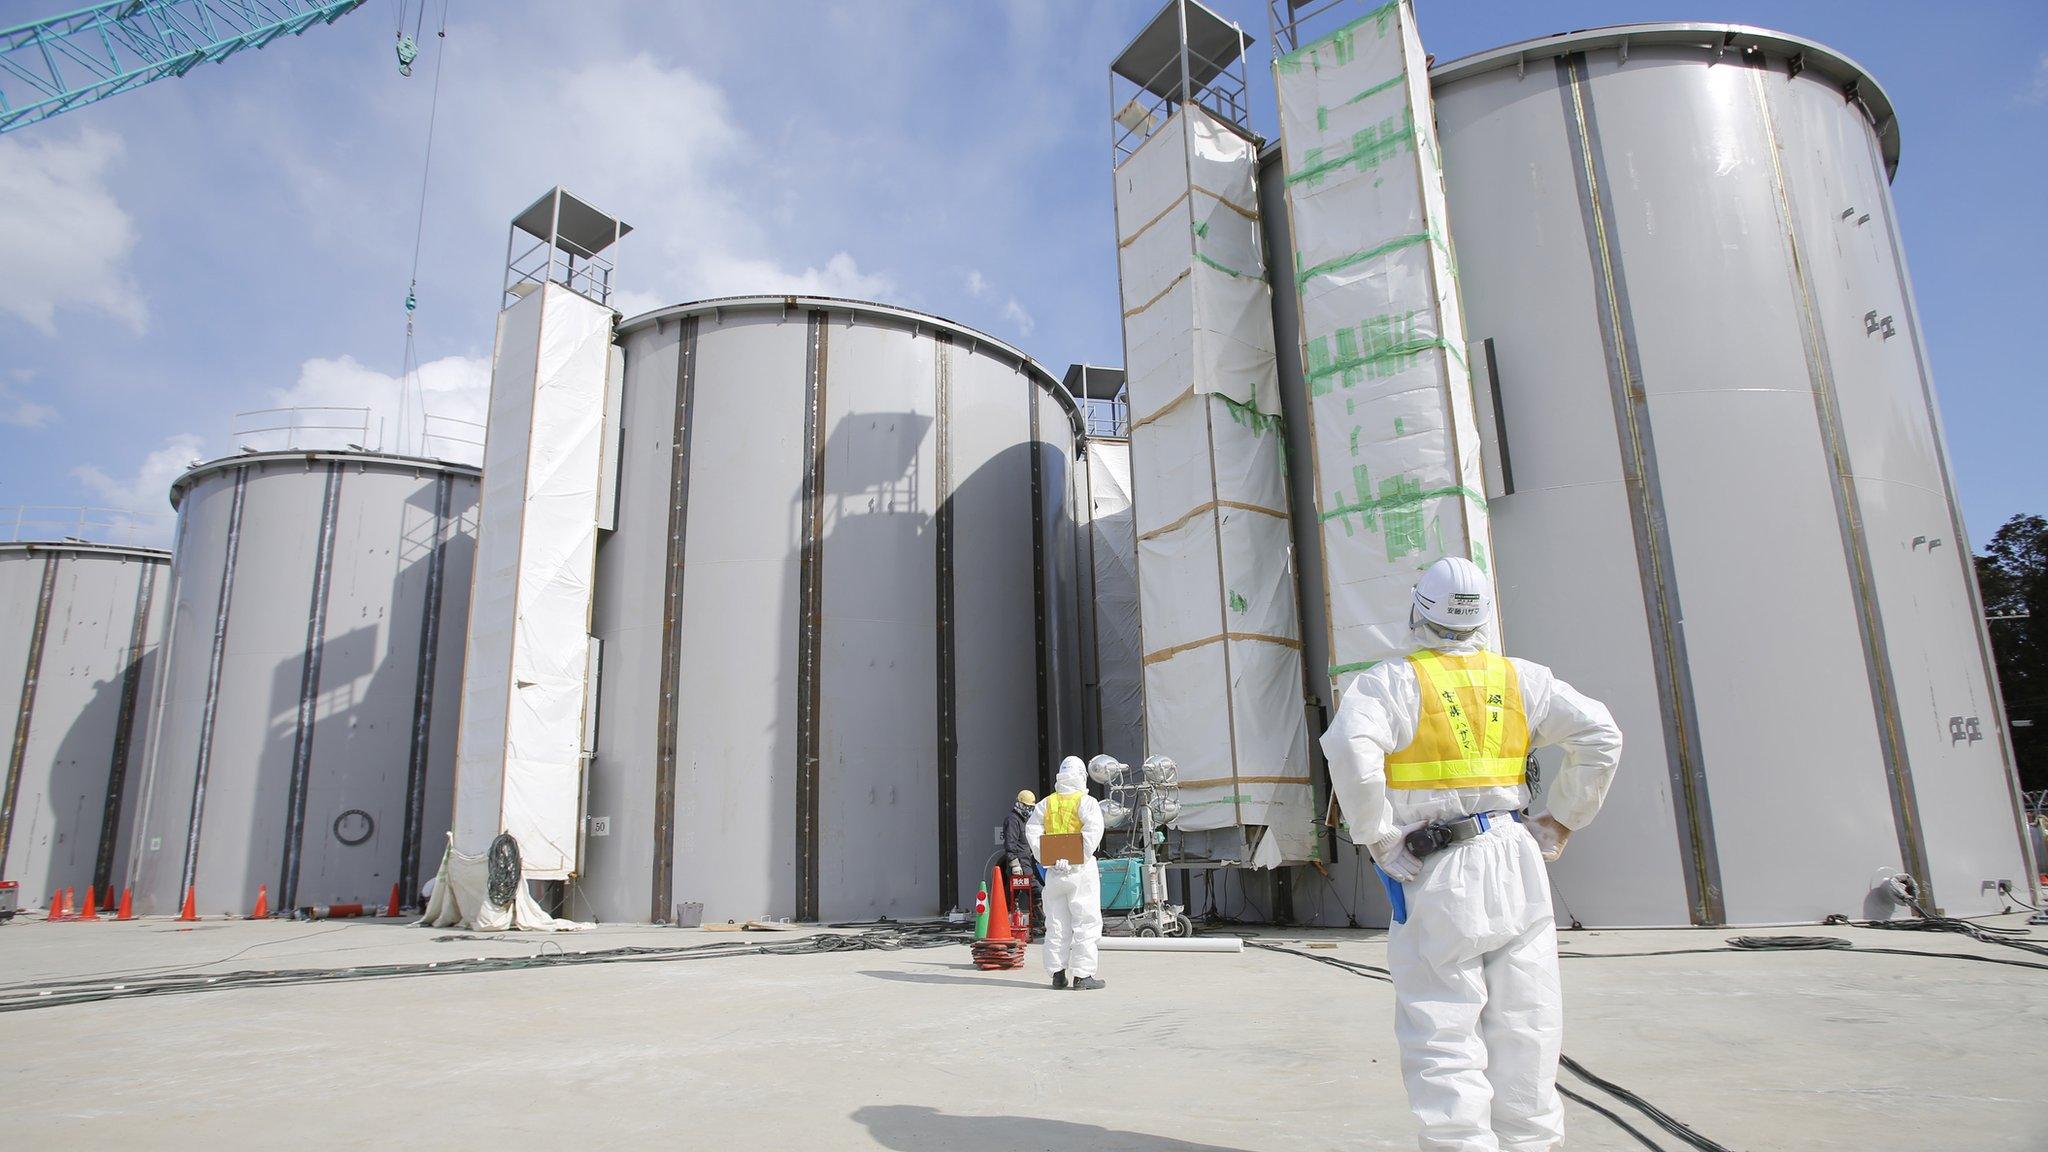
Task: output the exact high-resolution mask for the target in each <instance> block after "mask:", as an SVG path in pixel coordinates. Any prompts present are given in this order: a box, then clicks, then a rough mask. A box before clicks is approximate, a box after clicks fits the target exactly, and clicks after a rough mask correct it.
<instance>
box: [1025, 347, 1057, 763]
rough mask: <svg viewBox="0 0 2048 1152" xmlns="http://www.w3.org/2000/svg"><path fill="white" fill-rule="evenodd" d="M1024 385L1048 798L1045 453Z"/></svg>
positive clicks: (1035, 650)
mask: <svg viewBox="0 0 2048 1152" xmlns="http://www.w3.org/2000/svg"><path fill="white" fill-rule="evenodd" d="M1018 378H1019V379H1020V380H1022V381H1023V382H1024V399H1025V400H1026V401H1027V402H1028V403H1029V404H1030V407H1031V435H1030V439H1029V440H1028V441H1027V442H1026V443H1027V444H1028V446H1029V447H1030V449H1031V623H1032V655H1033V662H1034V669H1033V671H1034V675H1035V677H1036V679H1035V682H1034V686H1035V688H1036V689H1037V696H1038V711H1037V715H1038V778H1039V783H1040V785H1041V787H1042V788H1043V790H1044V792H1045V793H1046V794H1047V795H1050V794H1051V793H1052V732H1051V724H1052V699H1051V685H1050V682H1049V680H1050V672H1049V670H1048V661H1049V660H1050V656H1051V654H1050V653H1049V652H1048V651H1047V644H1046V639H1047V638H1046V627H1047V617H1048V613H1047V612H1046V610H1045V450H1044V447H1043V445H1042V444H1041V443H1040V441H1039V439H1038V437H1039V435H1040V432H1039V417H1038V385H1037V384H1036V383H1035V382H1033V381H1032V379H1031V374H1030V373H1028V372H1020V373H1018Z"/></svg>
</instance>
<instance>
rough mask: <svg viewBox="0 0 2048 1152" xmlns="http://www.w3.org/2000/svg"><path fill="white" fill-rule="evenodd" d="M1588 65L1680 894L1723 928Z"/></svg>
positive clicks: (1598, 266) (1603, 245)
mask: <svg viewBox="0 0 2048 1152" xmlns="http://www.w3.org/2000/svg"><path fill="white" fill-rule="evenodd" d="M1585 61H1586V58H1585V56H1584V54H1582V53H1571V54H1568V55H1565V56H1562V57H1559V59H1558V61H1557V74H1558V87H1559V93H1560V96H1561V98H1562V100H1563V102H1564V114H1565V134H1566V136H1567V138H1568V144H1569V146H1570V149H1571V153H1572V160H1573V164H1574V166H1575V167H1576V168H1577V169H1578V178H1577V179H1576V180H1575V181H1574V183H1575V184H1576V186H1577V190H1578V194H1579V206H1580V211H1581V213H1582V216H1583V218H1584V222H1585V227H1586V245H1587V249H1588V252H1587V255H1588V256H1589V257H1590V259H1591V261H1592V265H1593V273H1594V275H1595V277H1596V281H1597V282H1596V285H1595V291H1596V293H1598V295H1599V301H1598V307H1596V308H1595V313H1596V315H1597V317H1598V319H1599V324H1600V336H1601V341H1602V343H1603V345H1604V346H1605V352H1606V361H1607V373H1608V384H1609V387H1610V389H1611V391H1612V396H1613V405H1614V418H1615V430H1616V433H1617V435H1618V437H1619V438H1620V448H1621V461H1622V472H1623V481H1624V484H1625V487H1626V488H1627V490H1628V494H1629V521H1630V525H1631V528H1632V529H1633V534H1634V536H1635V545H1636V560H1637V563H1638V565H1639V566H1640V569H1641V571H1642V573H1643V574H1644V576H1645V579H1644V580H1643V583H1642V588H1643V607H1644V613H1645V616H1646V618H1647V623H1648V624H1649V639H1650V648H1651V652H1652V657H1653V660H1654V665H1655V669H1656V674H1657V695H1658V698H1659V703H1660V705H1661V711H1662V713H1663V721H1664V729H1665V732H1664V736H1665V745H1666V749H1665V751H1666V757H1667V767H1668V770H1669V773H1670V777H1671V784H1672V789H1673V792H1674V794H1675V797H1676V799H1677V800H1678V804H1677V805H1676V806H1675V807H1676V813H1675V815H1676V817H1677V820H1678V843H1679V853H1680V855H1681V857H1682V858H1683V862H1684V867H1683V873H1684V878H1685V887H1686V896H1687V901H1688V903H1689V904H1690V906H1691V907H1690V913H1691V917H1692V919H1693V922H1694V923H1698V924H1720V923H1725V922H1726V920H1727V911H1726V907H1725V905H1724V902H1723V897H1722V892H1721V868H1720V859H1719V855H1718V852H1717V849H1716V846H1715V840H1714V826H1713V809H1712V806H1711V804H1710V802H1709V798H1708V794H1707V779H1706V768H1705V754H1704V750H1703V748H1702V746H1701V742H1700V734H1699V727H1698V716H1699V711H1698V707H1697V704H1696V702H1695V701H1694V699H1693V691H1692V670H1691V662H1690V659H1689V656H1688V654H1687V651H1686V644H1685V632H1684V619H1685V616H1684V613H1683V611H1682V610H1681V609H1680V606H1679V597H1678V582H1677V570H1676V566H1675V562H1674V559H1673V557H1672V554H1671V540H1670V534H1669V532H1668V531H1667V530H1666V529H1665V523H1666V522H1665V510H1664V497H1663V489H1662V484H1661V482H1660V480H1659V475H1658V468H1657V456H1656V441H1655V440H1654V438H1653V436H1652V432H1651V426H1650V414H1649V411H1648V395H1647V393H1646V392H1645V391H1644V389H1643V387H1642V383H1641V381H1642V375H1641V365H1640V359H1639V357H1638V354H1637V351H1636V346H1635V322H1634V318H1633V314H1632V312H1631V309H1630V306H1629V301H1628V284H1627V280H1626V278H1625V276H1624V273H1623V270H1622V267H1621V262H1620V259H1619V254H1618V253H1617V252H1615V251H1614V248H1613V245H1612V243H1611V241H1610V238H1609V236H1608V232H1607V222H1608V220H1609V219H1611V218H1612V217H1613V215H1614V208H1613V204H1612V203H1611V202H1610V199H1609V196H1610V193H1609V191H1608V183H1607V179H1606V164H1605V162H1604V160H1603V159H1602V158H1601V155H1600V149H1599V128H1598V120H1597V119H1596V117H1595V115H1594V111H1593V102H1592V96H1591V94H1590V93H1587V92H1586V91H1584V83H1583V76H1582V70H1583V68H1584V67H1585Z"/></svg>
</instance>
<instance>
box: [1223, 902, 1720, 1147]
mask: <svg viewBox="0 0 2048 1152" xmlns="http://www.w3.org/2000/svg"><path fill="white" fill-rule="evenodd" d="M1245 946H1246V947H1249V948H1259V949H1263V950H1265V951H1267V952H1284V953H1286V954H1287V955H1289V956H1299V957H1301V958H1302V959H1304V960H1313V961H1315V962H1316V963H1318V964H1328V965H1329V966H1330V967H1332V968H1341V969H1344V970H1345V971H1348V972H1350V973H1351V974H1352V975H1354V976H1363V977H1365V978H1366V979H1368V980H1378V981H1380V982H1381V983H1383V984H1391V983H1393V982H1394V980H1393V974H1392V973H1390V972H1388V971H1387V970H1386V969H1385V968H1378V967H1375V966H1373V965H1371V964H1360V963H1358V962H1357V961H1354V960H1339V959H1338V958H1336V957H1335V956H1318V955H1316V954H1315V953H1313V952H1300V951H1296V950H1295V949H1293V948H1283V947H1281V946H1280V945H1278V944H1266V943H1262V942H1259V941H1254V940H1247V941H1246V942H1245ZM1558 1064H1559V1065H1560V1066H1561V1067H1564V1068H1567V1069H1570V1070H1571V1072H1572V1073H1573V1074H1574V1075H1576V1076H1578V1077H1579V1078H1580V1079H1582V1080H1584V1081H1586V1082H1587V1083H1588V1084H1591V1085H1593V1086H1595V1087H1597V1088H1600V1089H1602V1090H1603V1091H1605V1092H1607V1093H1609V1094H1610V1095H1612V1096H1614V1097H1615V1099H1617V1100H1620V1101H1621V1102H1622V1103H1624V1104H1627V1105H1628V1106H1629V1107H1631V1108H1634V1109H1635V1110H1637V1111H1638V1112H1641V1113H1642V1114H1643V1115H1644V1116H1646V1117H1648V1118H1649V1120H1650V1122H1651V1123H1653V1124H1655V1125H1657V1126H1658V1127H1659V1128H1662V1129H1664V1130H1665V1131H1666V1132H1669V1133H1671V1134H1672V1135H1673V1136H1676V1137H1677V1138H1678V1139H1680V1140H1683V1141H1685V1142H1686V1143H1687V1144H1689V1145H1691V1146H1692V1147H1694V1148H1697V1149H1699V1152H1731V1150H1730V1149H1729V1148H1728V1146H1727V1145H1725V1144H1721V1143H1718V1142H1716V1141H1714V1140H1712V1139H1709V1138H1708V1137H1705V1136H1702V1135H1700V1134H1699V1133H1698V1132H1695V1131H1693V1130H1692V1128H1690V1127H1689V1126H1687V1125H1686V1124H1685V1122H1684V1121H1681V1120H1679V1119H1678V1118H1676V1117H1674V1116H1672V1115H1671V1114H1670V1113H1669V1112H1666V1111H1664V1110H1663V1109H1661V1108H1659V1107H1657V1106H1656V1105H1654V1104H1652V1103H1650V1102H1649V1101H1647V1100H1645V1099H1643V1098H1642V1097H1641V1096H1638V1095H1636V1094H1635V1093H1634V1092H1631V1091H1629V1090H1628V1089H1626V1088H1623V1087H1621V1086H1620V1085H1618V1084H1615V1083H1614V1082H1612V1081H1610V1080H1605V1079H1602V1078H1601V1077H1599V1076H1596V1075H1594V1074H1593V1073H1591V1072H1589V1071H1587V1070H1586V1066H1585V1065H1583V1064H1581V1063H1579V1062H1578V1061H1576V1060H1574V1059H1572V1058H1571V1057H1569V1056H1566V1055H1563V1054H1562V1053H1560V1054H1559V1056H1558ZM1558 1091H1559V1092H1561V1093H1563V1094H1565V1095H1568V1096H1570V1097H1571V1098H1572V1099H1574V1100H1577V1101H1578V1102H1579V1103H1581V1104H1585V1105H1587V1106H1588V1107H1590V1108H1592V1109H1593V1110H1594V1111H1596V1112H1598V1113H1600V1114H1601V1115H1602V1116H1605V1117H1607V1118H1608V1119H1609V1120H1612V1121H1614V1122H1615V1123H1616V1124H1618V1125H1620V1126H1621V1127H1622V1128H1624V1129H1626V1130H1627V1131H1628V1133H1629V1135H1631V1136H1634V1137H1635V1138H1636V1139H1637V1140H1638V1141H1640V1142H1641V1143H1642V1144H1643V1145H1644V1146H1645V1147H1648V1148H1653V1149H1654V1148H1656V1147H1657V1145H1656V1144H1654V1143H1652V1142H1651V1141H1650V1140H1649V1139H1648V1138H1647V1137H1645V1136H1644V1135H1643V1134H1642V1133H1641V1132H1639V1131H1637V1130H1636V1129H1635V1128H1634V1127H1632V1126H1630V1125H1629V1124H1627V1123H1626V1122H1624V1121H1623V1120H1622V1119H1621V1118H1620V1117H1619V1116H1616V1115H1615V1114H1614V1113H1612V1112H1610V1111H1608V1110H1607V1109H1605V1108H1602V1107H1599V1106H1598V1105H1595V1104H1593V1103H1592V1102H1590V1101H1588V1100H1586V1099H1585V1098H1584V1097H1583V1096H1580V1095H1579V1094H1577V1093H1575V1092H1572V1091H1571V1090H1570V1089H1568V1088H1566V1087H1565V1086H1563V1085H1559V1086H1558Z"/></svg>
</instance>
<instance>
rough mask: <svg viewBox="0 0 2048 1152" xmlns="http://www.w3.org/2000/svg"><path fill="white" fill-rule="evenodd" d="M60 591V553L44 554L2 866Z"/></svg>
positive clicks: (4, 814)
mask: <svg viewBox="0 0 2048 1152" xmlns="http://www.w3.org/2000/svg"><path fill="white" fill-rule="evenodd" d="M56 595H57V553H55V552H49V553H46V554H44V556H43V579H42V583H41V585H40V587H39V590H38V591H37V593H36V620H35V625H34V626H33V627H32V628H31V629H30V630H29V641H28V659H27V662H26V663H25V664H24V665H23V667H22V673H21V705H20V710H19V711H17V712H16V713H15V714H14V742H13V744H12V745H11V747H10V748H9V750H8V753H7V794H6V797H5V799H4V800H0V870H5V868H6V866H7V852H8V848H9V847H10V845H11V844H12V842H13V839H14V812H15V809H16V808H18V807H19V806H20V804H21V770H22V765H23V763H24V762H25V761H26V759H27V756H28V733H29V721H30V719H31V717H33V716H34V714H35V710H36V685H37V684H38V683H39V682H40V681H41V680H42V674H43V646H44V644H45V643H46V642H47V640H48V637H49V632H50V602H51V601H52V600H54V599H55V598H56Z"/></svg>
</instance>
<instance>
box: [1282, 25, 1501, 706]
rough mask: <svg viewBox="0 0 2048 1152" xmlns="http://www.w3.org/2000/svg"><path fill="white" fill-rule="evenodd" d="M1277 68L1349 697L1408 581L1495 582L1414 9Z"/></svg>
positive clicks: (1334, 663)
mask: <svg viewBox="0 0 2048 1152" xmlns="http://www.w3.org/2000/svg"><path fill="white" fill-rule="evenodd" d="M1273 70H1274V77H1275V81H1276V84H1277V86H1278V88H1279V94H1280V139H1281V151H1282V158H1283V160H1284V161H1285V163H1284V165H1283V169H1284V171H1285V173H1286V180H1287V211H1288V217H1289V223H1290V225H1291V234H1292V236H1293V237H1294V245H1295V252H1294V278H1293V279H1294V289H1295V291H1296V292H1297V293H1298V296H1299V299H1300V302H1301V340H1302V365H1303V374H1304V375H1305V377H1306V384H1307V391H1308V394H1309V420H1310V425H1311V428H1310V432H1311V443H1312V444H1313V445H1314V461H1313V466H1314V468H1315V476H1316V484H1315V492H1316V506H1315V509H1314V511H1313V514H1314V515H1315V516H1316V517H1317V519H1318V522H1319V524H1320V527H1321V531H1322V541H1323V566H1324V570H1323V572H1322V574H1321V575H1322V579H1323V582H1324V592H1325V595H1326V596H1327V598H1328V602H1329V606H1330V611H1329V619H1330V664H1331V666H1330V668H1329V669H1328V674H1329V676H1330V678H1331V680H1332V682H1333V684H1334V685H1335V688H1336V691H1337V692H1338V693H1340V694H1341V693H1342V692H1343V690H1344V688H1345V687H1346V686H1347V685H1348V684H1349V683H1350V679H1351V677H1352V676H1355V675H1356V674H1357V673H1358V672H1360V671H1363V670H1364V669H1365V668H1367V667H1370V666H1371V665H1372V664H1374V663H1376V662H1378V661H1380V660H1384V659H1387V658H1389V657H1391V656H1395V655H1400V654H1403V653H1405V652H1406V650H1407V646H1406V637H1407V635H1408V610H1409V605H1410V603H1411V600H1410V594H1411V589H1412V588H1413V586H1414V583H1415V577H1416V575H1417V573H1419V572H1420V571H1421V570H1422V569H1423V568H1425V567H1427V566H1428V565H1429V564H1431V563H1432V562H1434V561H1435V560H1437V559H1439V558H1441V557H1443V556H1469V557H1471V559H1472V560H1473V561H1474V562H1475V563H1477V564H1478V565H1479V567H1480V568H1481V569H1482V570H1484V571H1486V572H1487V573H1488V574H1489V576H1491V575H1492V564H1493V552H1492V547H1491V537H1490V534H1489V528H1488V522H1487V510H1486V500H1485V495H1484V491H1485V489H1484V480H1483V479H1482V475H1481V465H1480V453H1479V433H1478V427H1477V424H1476V423H1475V419H1474V414H1473V401H1472V381H1471V375H1470V373H1469V371H1468V370H1467V366H1466V363H1465V360H1464V348H1465V331H1464V318H1463V315H1462V313H1461V312H1460V310H1459V305H1458V287H1457V281H1456V277H1455V274H1454V271H1453V268H1452V264H1451V256H1450V242H1449V239H1448V237H1449V233H1448V232H1447V231H1446V224H1445V206H1444V194H1443V165H1442V160H1441V158H1440V156H1439V153H1438V150H1437V141H1436V135H1435V130H1434V125H1435V120H1434V118H1433V117H1432V115H1431V110H1430V99H1429V79H1428V67H1427V64H1426V62H1425V57H1424V55H1423V51H1422V43H1421V41H1420V40H1419V39H1418V38H1417V36H1416V33H1415V14H1414V12H1413V10H1412V9H1411V8H1410V6H1409V4H1408V3H1407V0H1400V2H1398V3H1392V4H1387V5H1384V6H1382V7H1379V8H1376V9H1374V10H1373V11H1372V12H1370V13H1368V14H1367V15H1366V16H1364V17H1363V18H1361V19H1359V20H1356V21H1354V22H1352V23H1351V24H1349V25H1347V26H1345V27H1344V28H1341V29H1338V30H1337V31H1335V32H1333V33H1330V34H1329V35H1327V36H1324V37H1322V38H1321V39H1319V40H1315V41H1313V42H1311V43H1308V44H1304V45H1302V46H1301V48H1300V49H1299V50H1297V51H1294V52H1290V53H1288V54H1287V55H1285V56H1282V57H1280V58H1279V59H1277V60H1275V61H1274V63H1273ZM1299 514H1303V515H1306V514H1309V512H1308V510H1306V509H1303V510H1299ZM1311 587H1313V585H1311ZM1495 635H1496V637H1498V635H1499V630H1498V628H1496V629H1495Z"/></svg>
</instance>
